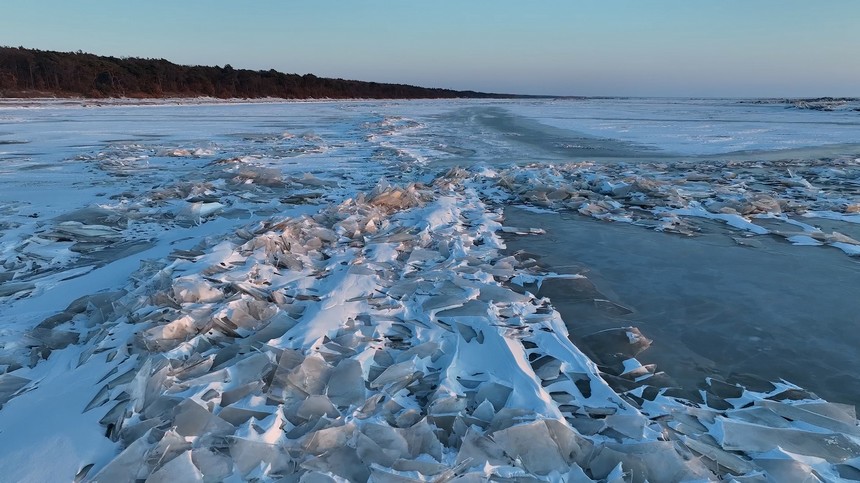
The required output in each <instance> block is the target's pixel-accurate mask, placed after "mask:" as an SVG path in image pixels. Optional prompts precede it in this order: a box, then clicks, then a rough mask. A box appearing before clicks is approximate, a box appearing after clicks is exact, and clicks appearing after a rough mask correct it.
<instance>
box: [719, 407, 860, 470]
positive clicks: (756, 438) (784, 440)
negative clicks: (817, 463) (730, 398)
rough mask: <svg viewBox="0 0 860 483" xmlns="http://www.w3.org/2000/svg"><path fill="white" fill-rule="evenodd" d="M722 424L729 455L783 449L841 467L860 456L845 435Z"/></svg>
mask: <svg viewBox="0 0 860 483" xmlns="http://www.w3.org/2000/svg"><path fill="white" fill-rule="evenodd" d="M719 421H720V422H721V423H722V429H723V438H722V441H721V444H722V447H723V449H725V450H729V451H745V452H766V451H770V450H773V449H776V448H782V449H783V450H785V451H789V452H791V453H796V454H802V455H808V456H816V457H818V458H822V459H824V460H827V461H829V462H831V463H838V462H841V461H844V460H846V459H848V458H853V457H856V456H858V455H860V445H858V444H857V443H856V442H854V441H852V440H851V439H849V438H848V437H846V436H845V435H843V434H838V433H829V434H828V433H815V432H811V431H803V430H801V429H791V428H768V427H764V426H759V425H754V424H748V423H743V422H738V421H733V420H730V419H725V418H719Z"/></svg>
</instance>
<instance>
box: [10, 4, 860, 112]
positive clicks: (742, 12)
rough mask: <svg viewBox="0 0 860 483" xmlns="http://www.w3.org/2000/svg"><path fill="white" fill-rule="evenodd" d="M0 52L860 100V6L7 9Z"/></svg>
mask: <svg viewBox="0 0 860 483" xmlns="http://www.w3.org/2000/svg"><path fill="white" fill-rule="evenodd" d="M0 45H8V46H16V47H17V46H19V45H20V46H24V47H30V48H39V49H46V50H61V51H76V50H83V51H86V52H91V53H95V54H103V55H113V56H118V57H121V56H137V57H156V58H165V59H167V60H170V61H173V62H176V63H181V64H200V65H224V64H228V63H229V64H231V65H232V66H233V67H237V68H240V67H241V68H251V69H270V68H274V69H277V70H280V71H284V72H294V73H299V74H304V73H313V74H316V75H320V76H327V77H343V78H351V79H361V80H374V81H380V82H399V83H409V84H417V85H423V86H430V87H450V88H455V89H474V90H482V91H493V92H505V93H530V94H559V95H621V96H750V97H756V96H774V97H776V96H825V95H830V96H860V0H815V1H811V0H710V1H705V0H648V1H645V0H617V1H613V0H600V1H598V0H583V1H574V0H532V1H527V0H520V1H510V0H432V1H431V0H426V1H423V0H415V1H407V0H354V1H349V0H307V1H302V2H298V1H291V0H280V1H276V0H256V1H241V0H231V1H222V0H145V1H132V0H101V1H96V0H75V1H70V0H26V1H11V0H7V1H4V2H3V6H2V9H0Z"/></svg>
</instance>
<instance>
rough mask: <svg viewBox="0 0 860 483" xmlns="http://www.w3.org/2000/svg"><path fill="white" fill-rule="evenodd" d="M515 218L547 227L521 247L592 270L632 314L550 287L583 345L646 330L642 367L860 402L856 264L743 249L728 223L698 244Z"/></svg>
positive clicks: (817, 250) (562, 267) (619, 228)
mask: <svg viewBox="0 0 860 483" xmlns="http://www.w3.org/2000/svg"><path fill="white" fill-rule="evenodd" d="M505 214H506V224H508V225H511V226H519V227H541V228H543V229H545V230H546V235H539V236H525V237H515V238H511V239H510V240H508V241H507V245H508V249H509V250H510V251H517V250H525V251H527V252H529V253H533V254H536V255H539V256H540V259H539V260H540V261H541V262H542V263H543V264H544V265H545V266H547V267H548V268H550V269H551V270H555V271H557V272H561V273H582V274H584V275H586V276H587V277H588V279H589V281H590V282H591V283H593V290H594V291H596V292H595V293H598V292H599V294H602V296H605V298H607V299H609V300H611V301H613V302H615V303H618V304H620V305H622V306H624V307H627V308H629V309H630V310H631V311H632V312H631V313H629V314H626V315H625V314H621V313H619V311H618V310H608V309H607V308H606V307H599V306H596V305H595V303H594V302H593V298H594V297H595V296H599V295H595V294H593V293H585V294H583V291H582V290H581V287H576V288H575V287H572V286H571V285H570V284H569V282H566V281H552V280H550V281H547V282H546V283H545V285H544V286H543V287H542V289H541V291H540V293H539V295H541V296H548V297H550V298H551V300H552V301H553V304H554V305H555V307H556V308H557V309H558V310H559V312H561V314H562V316H563V318H564V320H565V321H566V323H567V324H568V328H569V331H570V334H571V337H572V338H573V340H574V342H578V343H580V345H582V337H583V336H586V335H588V334H591V333H594V332H597V331H599V330H602V329H607V328H613V327H622V326H636V327H639V328H640V330H641V331H642V332H643V334H644V335H645V336H646V337H648V338H650V339H652V340H653V345H652V346H651V348H650V349H648V350H646V351H645V352H643V353H642V354H640V355H639V356H638V359H640V361H642V362H643V363H655V364H657V368H658V370H662V371H664V372H665V373H667V374H668V376H670V377H671V378H673V379H674V380H675V381H676V382H677V383H678V384H679V385H680V386H681V387H683V388H686V389H694V388H696V387H697V386H699V385H700V384H701V383H702V382H703V381H704V378H705V377H708V376H714V377H717V378H721V379H724V380H728V381H730V382H731V381H733V380H748V379H749V377H747V376H748V375H752V376H755V377H757V378H760V379H764V380H769V381H776V380H779V379H785V380H787V381H789V382H791V383H794V384H797V385H799V386H801V387H804V388H806V389H808V390H810V391H812V392H814V393H816V394H817V395H818V396H820V397H823V398H825V399H828V400H830V401H832V402H842V403H849V404H855V405H858V404H860V374H858V369H860V296H858V287H860V263H858V261H857V260H856V259H852V258H850V257H847V256H846V255H845V254H843V253H842V252H841V251H839V250H837V249H835V248H825V247H797V246H792V245H789V244H788V243H786V242H784V241H781V240H779V239H777V238H774V237H769V236H763V237H757V238H756V240H759V241H760V242H761V243H760V244H759V246H758V247H755V248H752V247H743V246H739V245H737V244H736V243H735V242H734V241H733V240H732V239H731V238H730V237H729V236H728V235H727V234H725V233H723V232H722V230H721V228H719V227H716V226H715V227H714V230H713V231H712V232H711V233H706V234H703V235H701V236H696V237H692V238H687V237H682V236H676V235H671V234H665V233H659V232H655V231H651V230H647V229H644V228H641V227H637V226H632V225H628V224H623V223H612V222H602V221H597V220H593V219H590V218H585V217H581V216H577V215H572V216H563V215H559V214H538V213H532V212H528V211H525V210H522V209H518V208H509V209H507V210H506V212H505ZM622 312H623V311H622ZM585 345H586V347H583V349H584V350H586V351H587V349H588V347H587V344H585Z"/></svg>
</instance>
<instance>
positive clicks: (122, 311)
mask: <svg viewBox="0 0 860 483" xmlns="http://www.w3.org/2000/svg"><path fill="white" fill-rule="evenodd" d="M485 174H486V173H485ZM485 181H486V178H484V175H482V174H475V173H470V172H466V171H463V170H456V169H455V170H451V171H449V172H448V173H446V174H444V175H442V176H440V177H438V178H437V179H436V180H435V181H434V182H433V183H432V184H431V185H426V186H425V185H419V184H413V185H409V186H405V187H397V186H390V185H388V184H386V183H380V185H379V186H378V187H377V188H376V189H375V190H374V191H373V192H371V193H370V194H368V195H361V194H359V195H358V196H356V197H354V198H351V199H348V200H346V201H344V202H342V203H341V204H339V205H334V206H330V207H327V208H325V209H323V210H321V211H319V212H318V213H317V214H315V215H313V216H302V217H296V218H289V219H284V220H280V221H276V222H266V223H261V224H260V225H258V226H257V227H256V228H255V229H252V230H239V231H237V232H236V234H235V236H234V237H233V238H231V239H229V240H226V241H223V242H221V243H220V244H218V245H216V246H214V247H200V249H196V250H187V251H180V252H176V253H174V254H173V256H172V257H171V258H172V260H169V261H163V262H150V263H147V264H145V265H144V266H143V267H142V268H141V270H140V271H138V272H137V274H136V275H135V281H134V282H133V283H132V284H130V285H129V286H128V287H126V288H125V290H123V291H120V292H115V293H110V294H99V295H95V296H92V297H88V298H85V299H81V300H79V301H77V302H76V303H75V304H73V306H70V307H69V308H68V309H67V310H66V311H65V312H63V313H62V314H59V315H58V316H56V317H54V318H51V319H49V320H47V321H45V322H43V324H41V326H40V327H38V328H37V329H36V330H35V331H34V332H33V338H34V342H33V351H34V352H33V354H34V356H33V357H34V358H35V359H38V358H40V357H45V356H46V355H47V354H45V352H47V353H50V351H51V350H56V349H61V348H62V347H65V346H66V345H68V344H70V343H79V344H82V347H83V348H84V350H83V352H82V353H81V357H80V359H79V362H78V363H79V366H80V365H94V366H95V367H100V368H101V367H103V371H104V376H103V377H102V378H101V381H100V382H99V383H98V385H97V386H96V387H93V388H92V389H91V390H92V394H93V398H92V400H91V401H90V402H89V404H88V405H87V406H86V407H84V408H81V410H82V411H84V412H85V413H90V412H91V411H92V412H97V413H98V414H99V415H101V417H100V422H101V425H102V426H103V428H104V433H105V435H106V438H110V440H112V441H115V442H116V443H117V446H118V454H116V456H114V457H112V458H108V459H107V460H100V461H81V462H80V471H79V473H78V479H85V480H88V481H111V482H113V481H136V480H146V481H148V482H156V481H242V480H255V481H276V480H277V481H368V480H370V481H386V482H388V481H390V482H406V481H486V480H488V479H489V480H492V481H583V482H584V481H593V480H598V481H613V482H615V481H636V482H641V481H683V480H706V479H716V478H724V479H734V480H736V481H750V482H751V481H789V480H791V481H801V480H805V479H806V480H812V481H815V480H816V479H818V480H825V481H832V480H835V479H838V478H839V477H840V475H841V476H842V477H845V478H853V477H857V476H858V475H860V444H858V443H860V427H858V422H857V420H856V418H855V415H854V413H853V408H849V407H846V406H841V405H835V404H828V403H826V402H824V401H821V400H815V399H810V398H811V396H809V395H806V394H805V393H803V392H802V391H798V390H797V388H793V387H790V386H788V385H777V386H775V387H774V390H772V391H769V392H752V391H749V390H746V389H744V388H741V387H739V386H729V385H727V384H724V383H722V384H721V383H719V382H716V381H715V382H713V383H712V390H711V391H710V393H713V395H712V396H706V397H705V398H704V400H703V401H701V402H696V401H690V400H685V399H681V398H679V397H676V396H674V395H673V394H672V393H671V391H670V390H668V389H665V388H655V387H652V386H648V385H647V384H643V381H646V382H647V380H648V379H649V378H651V377H654V375H653V369H652V368H649V367H647V366H642V365H641V364H639V363H638V362H637V361H636V359H635V353H636V351H637V350H638V349H641V346H642V344H645V343H646V341H645V340H644V338H642V337H641V334H637V333H636V332H635V331H632V330H627V331H621V332H617V333H615V334H614V335H616V336H620V339H617V340H616V343H617V350H616V351H615V353H616V354H619V357H620V360H621V361H622V362H623V366H624V367H625V370H624V371H621V372H619V373H618V375H617V376H615V381H616V383H615V384H614V385H615V386H616V387H617V380H628V381H630V382H631V387H632V389H630V390H629V391H619V392H616V391H615V390H613V389H612V388H611V387H610V386H609V385H608V384H607V382H606V381H605V380H604V378H603V377H602V375H601V374H600V372H599V370H598V367H597V366H596V365H595V364H594V363H593V362H592V361H591V360H589V359H588V358H587V357H586V356H585V355H583V354H582V352H580V351H579V350H578V349H577V347H576V346H574V345H573V344H572V343H571V342H570V340H569V339H568V337H567V330H566V327H565V324H564V322H563V321H562V320H561V318H560V316H559V314H558V313H557V312H556V311H555V310H554V309H553V308H552V306H551V305H550V302H549V300H547V299H538V298H536V297H534V296H533V295H531V294H530V293H529V292H527V291H525V290H523V289H522V288H517V285H516V283H517V282H520V283H524V281H537V282H539V281H540V280H541V279H542V277H545V276H552V274H544V273H540V272H539V271H536V269H535V268H534V265H533V264H531V263H528V262H526V261H523V260H522V259H521V257H520V258H518V257H513V256H504V255H503V254H502V253H501V248H503V246H502V243H501V240H500V238H499V236H498V233H499V231H500V230H501V214H500V211H499V210H496V209H493V208H491V207H489V206H488V205H486V204H485V202H484V201H482V197H481V194H480V193H479V192H478V191H477V190H476V187H480V186H483V185H484V184H485ZM527 232H528V230H526V231H525V233H527ZM44 341H52V342H50V343H48V342H44ZM34 363H35V362H34ZM0 367H2V368H3V373H2V375H0V403H2V402H5V401H8V400H10V399H11V398H14V397H16V396H19V395H20V394H22V393H24V392H26V391H29V390H32V389H33V388H34V387H36V386H37V385H38V381H30V380H27V379H26V378H24V377H21V376H20V374H21V372H20V371H19V370H18V369H19V367H20V366H19V367H15V366H12V365H7V366H0ZM16 373H17V374H16ZM710 393H709V394H710Z"/></svg>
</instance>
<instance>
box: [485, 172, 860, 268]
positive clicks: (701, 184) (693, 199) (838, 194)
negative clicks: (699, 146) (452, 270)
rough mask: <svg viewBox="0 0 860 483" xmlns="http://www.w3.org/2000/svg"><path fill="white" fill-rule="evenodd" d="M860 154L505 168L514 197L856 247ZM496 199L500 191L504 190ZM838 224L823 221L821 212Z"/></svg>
mask: <svg viewBox="0 0 860 483" xmlns="http://www.w3.org/2000/svg"><path fill="white" fill-rule="evenodd" d="M858 180H860V161H858V160H857V159H853V158H843V159H835V160H834V159H825V160H819V161H812V162H811V161H802V162H801V161H797V162H793V161H760V162H741V161H722V162H716V161H715V162H707V163H704V162H695V163H686V162H676V163H641V164H627V163H617V164H608V163H607V164H594V163H567V164H549V165H529V166H525V167H515V168H510V169H504V170H501V171H500V173H499V178H498V181H497V185H498V186H499V187H501V188H502V189H504V190H505V192H506V193H507V194H508V195H509V196H511V197H512V198H513V199H514V200H516V201H518V202H524V203H529V204H532V205H535V206H539V207H545V208H550V209H564V210H573V211H576V212H578V213H580V214H582V215H585V216H590V217H594V218H598V219H603V220H612V221H621V222H627V223H633V224H637V225H642V226H646V227H650V228H653V229H657V230H661V231H666V232H673V233H680V234H684V235H695V234H696V233H697V232H698V231H700V230H701V226H700V225H699V224H698V223H697V220H717V221H720V222H723V223H725V224H726V225H727V227H728V228H729V229H731V230H734V231H735V232H737V233H738V234H739V235H741V236H744V237H746V236H753V235H763V234H773V235H777V236H780V237H783V238H785V239H787V240H788V241H789V242H791V243H794V244H799V245H829V246H833V247H836V248H839V249H841V250H842V251H844V252H845V253H847V254H848V255H860V241H858V239H860V227H858V226H857V225H858V224H860V181H858ZM497 199H500V200H503V199H506V197H505V196H504V195H503V196H501V197H499V198H497ZM822 220H826V224H827V225H831V224H833V225H836V226H838V227H839V229H841V230H843V231H847V232H848V233H843V232H841V231H837V230H834V229H832V228H830V229H828V228H823V229H822V228H820V227H819V226H817V225H819V224H822V223H821V221H822Z"/></svg>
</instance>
